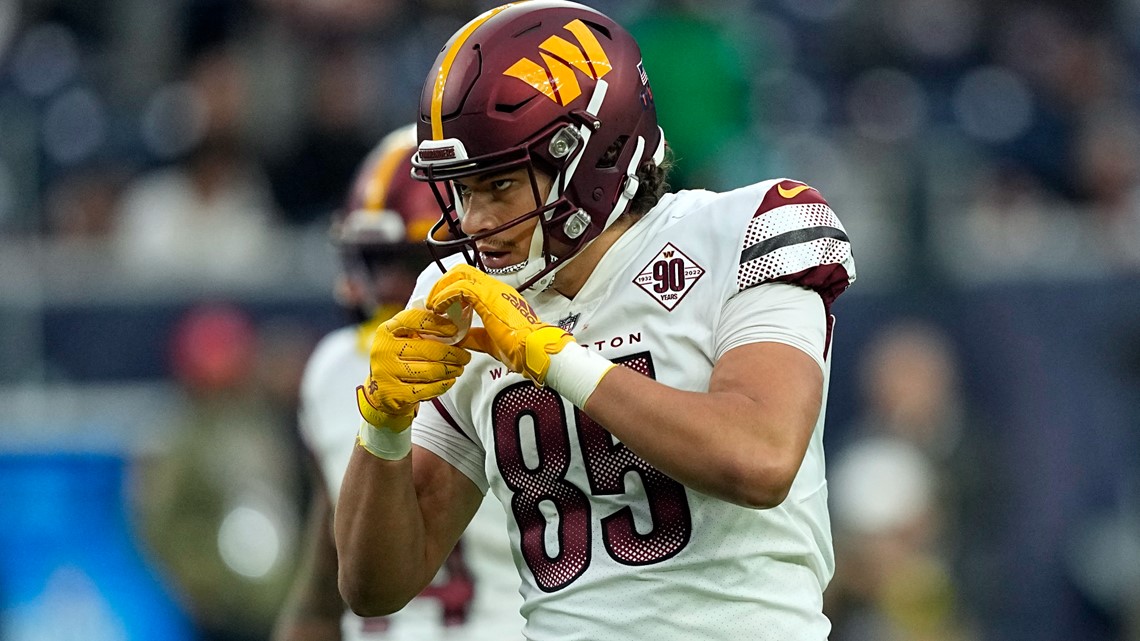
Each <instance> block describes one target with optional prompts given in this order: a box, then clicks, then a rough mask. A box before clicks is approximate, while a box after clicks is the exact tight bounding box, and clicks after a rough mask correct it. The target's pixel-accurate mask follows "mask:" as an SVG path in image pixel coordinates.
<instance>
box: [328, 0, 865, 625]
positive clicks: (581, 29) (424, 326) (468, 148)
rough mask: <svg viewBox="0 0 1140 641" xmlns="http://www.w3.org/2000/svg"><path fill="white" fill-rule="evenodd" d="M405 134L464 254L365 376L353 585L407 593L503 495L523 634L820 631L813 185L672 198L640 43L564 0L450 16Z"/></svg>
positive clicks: (825, 575)
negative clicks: (464, 17)
mask: <svg viewBox="0 0 1140 641" xmlns="http://www.w3.org/2000/svg"><path fill="white" fill-rule="evenodd" d="M650 62H651V61H650ZM418 135H419V140H420V143H419V150H418V151H417V153H416V156H415V157H414V159H413V165H414V166H415V175H416V177H417V178H419V179H420V180H424V181H427V182H429V183H430V184H431V185H433V188H434V190H435V192H436V196H437V199H438V200H439V203H440V206H441V208H442V211H443V216H442V218H441V221H440V222H439V223H438V224H437V226H436V228H435V230H434V231H433V233H432V235H431V239H430V240H429V242H430V243H432V244H434V245H435V246H438V247H440V248H442V249H445V250H458V253H456V254H453V255H451V256H450V257H448V258H445V259H443V260H442V266H443V267H445V268H446V270H447V271H446V272H445V273H443V274H441V273H439V272H440V270H438V269H430V268H429V270H427V271H425V272H424V273H423V274H422V276H421V278H420V280H419V282H418V284H417V292H416V293H415V294H413V300H414V301H417V302H418V301H419V300H420V299H422V300H423V302H422V304H418V305H412V306H410V307H409V308H408V309H405V310H404V311H402V312H400V313H399V314H396V315H395V316H394V317H393V318H391V319H389V320H388V321H387V322H385V323H384V324H383V325H381V327H380V329H379V330H378V331H377V333H376V336H375V338H374V341H373V343H372V347H371V373H370V376H369V377H367V379H366V380H365V381H364V384H363V385H361V386H360V388H358V391H357V402H358V405H359V407H360V410H361V414H362V415H363V416H364V418H365V422H364V423H363V424H362V425H361V428H360V434H359V436H358V446H357V447H356V449H355V450H354V451H353V453H352V460H351V461H350V463H349V466H348V470H347V472H346V475H345V478H344V481H343V485H342V491H341V494H340V503H339V505H338V509H337V513H336V525H337V527H336V542H337V549H338V551H339V553H340V557H339V560H340V587H341V593H342V595H343V596H344V597H345V599H346V600H347V602H348V603H349V604H350V606H351V607H352V608H353V609H354V610H356V611H357V612H360V613H363V614H384V613H388V612H394V611H397V610H399V609H400V608H401V607H402V606H403V604H404V603H406V602H407V601H408V600H409V599H410V598H411V597H412V596H413V595H415V594H417V593H418V592H419V590H420V589H422V587H423V586H424V585H426V584H427V583H428V582H429V581H430V580H431V578H432V577H433V576H434V575H435V573H436V571H437V568H439V566H440V565H441V564H442V563H443V562H444V559H446V557H447V553H448V551H449V550H450V549H451V548H452V546H453V545H454V543H455V541H456V540H457V539H458V538H459V536H460V533H461V532H462V531H463V530H464V528H465V527H466V525H467V522H468V520H469V519H470V518H471V515H472V514H474V513H475V512H476V510H477V508H478V506H479V505H480V503H481V501H482V498H483V495H484V493H485V492H488V491H490V492H492V493H494V494H495V495H496V496H497V497H499V499H500V501H501V502H502V504H503V505H505V506H507V507H508V511H509V514H508V534H507V535H508V536H509V538H510V543H511V546H512V548H513V550H514V555H515V560H516V564H517V566H518V570H519V574H520V576H521V578H522V591H523V596H524V599H525V601H524V605H523V608H522V612H523V615H524V616H525V618H526V626H525V628H524V634H525V636H526V637H527V638H528V639H535V640H545V639H562V640H567V639H582V640H586V639H635V638H636V639H655V640H665V639H678V640H680V639H686V640H687V639H702V640H707V639H757V638H768V639H781V640H784V641H788V640H793V641H794V640H801V639H802V640H813V641H819V640H822V639H826V638H827V636H828V632H829V630H830V623H829V622H828V620H827V618H826V617H825V615H824V614H823V612H822V603H823V590H824V588H825V586H826V585H827V583H828V580H829V579H830V578H831V576H832V571H833V567H834V559H833V553H832V542H831V533H830V526H829V520H828V511H827V483H826V480H825V474H824V450H823V442H822V439H823V423H824V407H825V405H826V397H827V382H828V373H829V369H830V358H829V353H830V352H829V349H828V348H829V345H830V342H831V328H832V320H831V319H832V316H831V306H832V303H833V301H834V300H835V298H836V297H837V296H839V295H840V293H841V292H843V291H844V290H845V289H846V288H847V286H848V285H849V284H850V283H851V282H852V281H853V280H854V278H855V268H854V263H853V260H852V256H851V250H850V245H849V241H848V238H847V235H846V233H845V231H844V229H843V226H842V225H841V224H840V222H839V220H838V219H837V218H836V216H835V214H834V213H833V212H832V210H831V208H830V207H829V206H828V204H827V202H826V201H825V200H824V198H823V197H822V196H821V195H820V193H819V192H818V191H816V190H815V189H813V188H812V187H810V186H809V185H807V184H804V183H802V182H799V181H795V180H788V179H774V180H764V181H762V182H758V183H755V184H752V185H750V186H747V187H744V188H741V189H737V190H734V191H731V192H727V193H713V192H708V191H700V190H697V191H682V192H679V193H664V192H665V188H664V183H665V172H666V168H667V163H666V161H665V157H666V147H665V140H664V134H663V132H662V131H661V130H660V129H659V127H658V125H657V119H656V115H655V106H654V100H653V93H652V91H651V88H650V84H649V78H648V75H647V71H646V68H645V66H643V64H642V60H641V54H640V52H639V50H638V47H637V44H636V43H635V42H634V40H633V39H632V38H631V36H630V35H629V34H628V33H627V32H626V30H625V29H623V28H622V27H621V26H620V25H618V24H616V23H615V22H614V21H613V20H611V19H609V18H608V17H606V16H605V15H603V14H601V13H598V12H597V11H594V10H592V9H590V8H587V7H585V6H582V5H579V4H575V3H571V2H563V1H556V0H532V1H526V2H517V3H512V4H508V5H504V6H501V7H498V8H495V9H492V10H490V11H488V12H486V13H484V14H482V15H480V16H479V17H477V18H475V19H474V20H472V21H471V22H469V23H468V24H467V25H466V26H464V27H463V28H462V29H460V30H459V31H458V32H456V33H455V34H454V35H453V36H452V37H451V39H450V40H449V41H448V42H447V43H446V45H445V46H444V47H443V49H442V51H441V52H440V54H439V57H438V58H437V60H436V63H435V67H434V68H433V69H432V70H431V72H430V73H429V75H428V79H427V82H426V84H425V86H424V90H423V94H422V97H421V103H420V121H419V124H418ZM724 160H725V162H732V161H733V159H732V158H725V159H724ZM449 232H450V233H449ZM451 235H457V236H458V237H457V238H452V237H450V236H451Z"/></svg>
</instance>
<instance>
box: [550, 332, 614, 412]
mask: <svg viewBox="0 0 1140 641" xmlns="http://www.w3.org/2000/svg"><path fill="white" fill-rule="evenodd" d="M614 367H615V366H614V364H613V363H612V362H611V361H610V360H609V359H607V358H606V357H605V356H602V355H601V354H598V353H596V352H591V351H590V350H588V349H586V348H585V347H582V346H581V345H579V344H577V343H570V344H569V345H567V346H566V347H563V348H562V351H560V352H558V353H557V354H551V355H550V369H548V370H547V371H546V384H547V385H549V386H550V387H552V388H554V390H555V391H556V392H558V393H559V394H561V395H562V396H563V397H564V398H566V400H568V401H570V402H571V403H573V404H574V406H575V407H577V408H579V409H585V407H586V401H588V400H590V395H591V394H593V393H594V390H595V389H597V388H598V384H599V383H601V382H602V377H603V376H605V375H606V372H608V371H610V370H611V369H613V368H614Z"/></svg>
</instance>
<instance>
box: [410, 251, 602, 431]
mask: <svg viewBox="0 0 1140 641" xmlns="http://www.w3.org/2000/svg"><path fill="white" fill-rule="evenodd" d="M457 302H458V303H459V304H460V305H461V306H464V307H471V308H473V309H474V310H475V313H477V314H479V318H481V319H482V320H483V327H472V328H471V329H470V330H468V331H467V335H466V336H464V337H463V340H461V341H459V342H458V343H457V344H458V346H460V347H465V348H467V349H473V350H475V351H479V352H484V353H486V354H490V355H491V356H494V357H495V358H496V359H497V360H498V361H499V362H500V363H502V364H504V365H506V366H507V367H508V368H509V369H510V370H511V371H512V372H518V373H521V374H522V375H523V376H525V377H527V378H529V379H530V380H532V381H534V383H535V384H537V385H549V386H550V387H551V388H553V389H554V390H555V391H557V392H558V393H559V394H561V395H562V396H563V397H565V398H566V399H567V400H569V401H570V402H571V403H573V404H574V405H575V406H577V407H580V408H585V406H586V401H587V400H588V399H589V398H590V395H591V394H593V393H594V390H595V389H597V387H598V385H599V384H600V383H601V381H602V377H603V376H605V375H606V373H607V372H609V371H610V369H612V368H613V367H614V364H613V363H612V362H610V361H609V360H607V359H606V358H604V357H603V356H602V355H601V354H598V353H596V352H590V351H588V350H586V348H584V347H582V346H581V345H579V344H578V343H576V342H574V337H573V336H572V335H571V334H570V333H569V332H566V331H563V330H562V329H561V328H558V327H555V326H554V325H548V324H546V323H544V322H542V321H541V320H539V319H538V315H537V314H535V312H534V309H532V308H531V306H530V304H529V303H527V302H526V299H524V298H523V297H522V295H521V294H519V293H518V291H516V290H515V289H514V288H513V287H511V286H510V285H507V284H506V283H503V282H501V281H499V280H497V279H496V278H495V277H493V276H490V275H488V274H485V273H483V272H481V271H479V270H478V269H475V268H474V267H471V266H470V265H458V266H456V267H453V268H451V270H449V271H448V272H447V273H446V274H444V275H443V278H441V279H440V280H439V281H438V282H437V283H436V284H435V287H433V288H432V290H431V293H430V294H428V298H427V307H428V309H431V310H436V312H437V313H439V314H443V313H445V310H449V309H454V305H455V304H456V303H457Z"/></svg>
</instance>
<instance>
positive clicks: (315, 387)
mask: <svg viewBox="0 0 1140 641" xmlns="http://www.w3.org/2000/svg"><path fill="white" fill-rule="evenodd" d="M370 338H371V336H368V337H362V336H361V331H360V329H359V328H357V327H345V328H341V329H338V330H336V331H334V332H332V333H330V334H329V335H328V336H326V337H324V338H323V339H322V340H321V342H320V343H319V344H318V345H317V347H316V349H314V351H313V354H312V356H311V357H310V359H309V362H308V364H307V366H306V369H305V374H304V378H303V379H302V383H301V413H300V419H301V420H300V422H301V434H302V437H303V439H304V441H305V444H306V445H307V447H308V448H309V449H310V450H311V451H312V452H313V454H314V455H315V457H316V458H317V461H318V462H319V464H320V468H321V474H322V476H323V477H324V481H325V487H327V488H328V491H329V494H330V497H329V498H330V500H331V501H332V504H333V505H336V502H337V496H338V495H339V493H340V486H341V481H342V479H343V477H344V470H345V468H346V467H348V459H349V457H350V455H351V454H352V449H353V446H354V445H355V443H356V434H357V432H358V431H359V429H360V420H361V419H360V412H359V410H357V408H356V386H357V385H359V384H360V382H361V381H363V380H365V378H367V377H368V352H367V349H368V340H369V339H370ZM504 519H505V515H504V513H503V509H502V506H501V505H500V504H499V502H498V501H497V500H495V499H491V498H487V499H486V500H484V501H483V504H482V505H481V506H480V508H479V511H478V512H477V513H476V514H475V517H474V518H473V519H472V521H471V524H470V525H469V526H468V528H467V531H466V532H465V533H464V534H463V537H462V538H461V539H460V541H459V544H458V545H457V546H456V549H455V551H454V552H453V553H452V555H451V557H449V558H448V560H447V562H446V563H445V565H444V568H443V569H442V570H441V571H440V573H439V575H437V577H436V580H435V581H434V582H433V583H432V585H431V586H429V587H428V588H427V590H425V592H424V593H423V594H421V595H420V596H418V597H416V598H415V599H413V600H412V601H411V603H409V604H408V605H407V606H406V607H404V609H402V610H400V611H399V612H397V613H395V614H393V615H391V616H387V617H378V618H373V619H363V618H361V617H358V616H356V615H354V614H352V612H349V611H346V612H345V616H344V618H343V620H342V623H341V628H342V634H343V638H344V639H345V641H365V640H368V641H380V640H383V641H437V640H441V639H454V640H455V641H510V640H512V639H521V638H522V632H521V630H522V626H523V619H522V617H521V615H520V614H519V607H520V605H521V604H522V598H521V596H520V595H519V579H518V574H517V573H516V571H515V566H514V563H513V561H512V559H511V551H510V546H509V542H508V540H507V537H506V531H505V520H504ZM472 590H473V591H472Z"/></svg>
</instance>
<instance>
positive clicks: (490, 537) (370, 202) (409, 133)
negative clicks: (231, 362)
mask: <svg viewBox="0 0 1140 641" xmlns="http://www.w3.org/2000/svg"><path fill="white" fill-rule="evenodd" d="M415 149H416V134H415V127H414V126H409V127H404V128H402V129H399V130H397V131H395V132H393V133H391V134H389V135H388V136H387V137H385V138H384V139H383V140H382V141H381V142H380V143H379V144H378V145H377V147H376V148H375V149H374V150H373V152H372V153H371V154H370V155H369V156H368V158H366V159H365V160H364V162H363V163H362V165H361V167H360V169H359V170H358V173H357V177H356V179H355V181H354V183H353V185H352V188H351V191H350V193H349V198H348V202H347V205H346V207H344V209H342V210H341V211H339V212H337V214H336V215H335V216H334V220H333V224H332V230H331V231H332V238H333V242H334V244H335V245H336V248H337V250H338V252H339V254H340V260H341V273H340V277H339V279H338V282H337V285H336V294H337V299H338V301H339V302H340V303H341V304H342V305H343V306H344V307H345V308H346V309H347V310H348V311H349V312H350V313H351V314H352V316H353V319H354V321H355V322H354V324H352V325H351V326H348V327H344V328H341V329H339V330H336V331H333V332H332V333H330V334H329V335H328V336H326V337H325V338H323V339H322V340H321V342H320V343H319V344H318V345H317V347H316V349H315V350H314V351H313V354H312V356H311V357H310V360H309V362H308V364H307V365H306V369H305V373H304V377H303V380H302V384H301V410H300V417H299V418H300V427H301V432H302V437H303V440H304V442H305V443H306V445H307V447H308V450H309V452H310V453H311V454H312V456H313V458H314V459H315V462H316V464H317V467H318V468H319V472H320V474H319V475H318V478H317V479H316V485H317V487H316V489H315V491H314V493H313V499H312V504H311V506H310V510H309V517H308V525H307V528H306V536H307V537H308V541H307V542H308V545H307V546H306V547H307V549H306V554H305V560H304V562H303V563H302V564H301V569H300V571H299V573H298V575H297V577H296V578H295V580H294V584H293V589H292V591H291V593H290V597H289V599H288V601H287V604H286V606H285V608H284V609H283V611H282V612H281V614H280V616H279V618H278V622H277V626H276V630H275V639H277V640H278V641H285V640H297V641H299V640H302V639H303V640H305V641H313V640H323V639H335V640H339V639H345V640H357V639H360V640H363V639H371V640H408V641H411V640H416V641H425V640H427V641H431V640H433V639H445V638H462V639H475V640H485V641H501V640H503V639H521V638H522V637H521V629H522V624H523V620H522V618H521V616H520V615H519V613H518V609H519V605H520V604H521V602H522V599H521V597H520V596H519V590H518V586H519V582H518V576H517V574H516V572H515V568H514V565H513V563H512V562H511V554H510V549H509V547H508V545H507V541H506V539H505V537H503V534H502V532H503V528H504V519H505V514H504V512H503V509H502V506H501V505H499V504H498V501H494V500H488V501H487V502H486V504H485V505H484V506H483V508H482V509H480V510H479V512H478V513H477V515H476V517H475V518H474V519H473V520H472V522H471V526H470V528H469V529H468V533H467V534H466V535H465V536H464V537H463V539H462V541H461V542H460V543H459V544H458V545H457V546H456V547H455V551H454V552H453V553H452V554H451V555H450V556H448V557H447V560H446V561H445V562H444V563H443V567H442V568H441V570H440V572H439V574H438V575H437V576H436V577H435V578H434V580H433V581H432V583H431V584H430V585H427V586H426V587H425V589H424V590H423V591H422V592H421V593H420V594H419V596H417V597H416V598H415V599H413V600H412V604H411V605H409V606H408V607H407V608H404V609H403V610H402V611H400V612H399V613H397V614H394V615H393V616H391V617H383V618H373V619H362V618H360V617H357V616H355V615H353V614H352V613H351V612H347V611H346V608H345V607H344V602H343V601H342V600H341V598H340V594H339V593H338V591H337V584H336V548H335V546H334V545H333V538H332V523H333V521H332V506H333V505H335V502H336V497H337V492H338V491H339V489H340V482H341V478H342V477H343V475H344V470H345V467H346V466H347V465H348V459H349V456H350V454H351V452H352V448H353V443H354V437H355V435H356V425H357V423H358V422H359V416H358V411H357V408H356V405H355V403H354V402H353V398H354V391H353V390H354V389H355V388H356V386H357V385H358V384H359V383H360V380H361V379H362V378H363V377H365V376H367V374H368V347H369V345H370V344H371V340H372V334H373V333H374V332H375V331H376V327H377V326H378V325H379V324H380V323H381V322H383V321H385V320H387V319H388V318H389V317H390V316H392V314H394V313H395V312H397V311H399V310H400V309H401V308H402V307H403V306H404V304H405V303H406V302H407V301H408V297H409V295H410V294H411V293H412V289H413V287H414V286H415V282H416V275H417V274H418V273H419V272H420V271H421V270H422V269H423V268H424V266H426V265H427V264H428V263H429V262H430V254H429V253H428V251H427V248H426V247H425V246H423V243H422V241H423V239H424V237H425V236H426V234H427V233H428V230H429V229H430V228H431V226H432V224H433V223H434V222H435V221H436V220H437V219H438V217H439V210H438V209H437V207H436V205H435V199H434V198H433V196H432V192H431V189H430V188H429V187H428V186H427V185H425V184H424V183H421V182H416V181H414V180H413V179H412V178H411V169H412V167H411V162H410V159H411V155H412V153H413V152H414V151H415ZM354 416H356V417H357V418H356V419H355V420H354V418H353V417H354Z"/></svg>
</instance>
